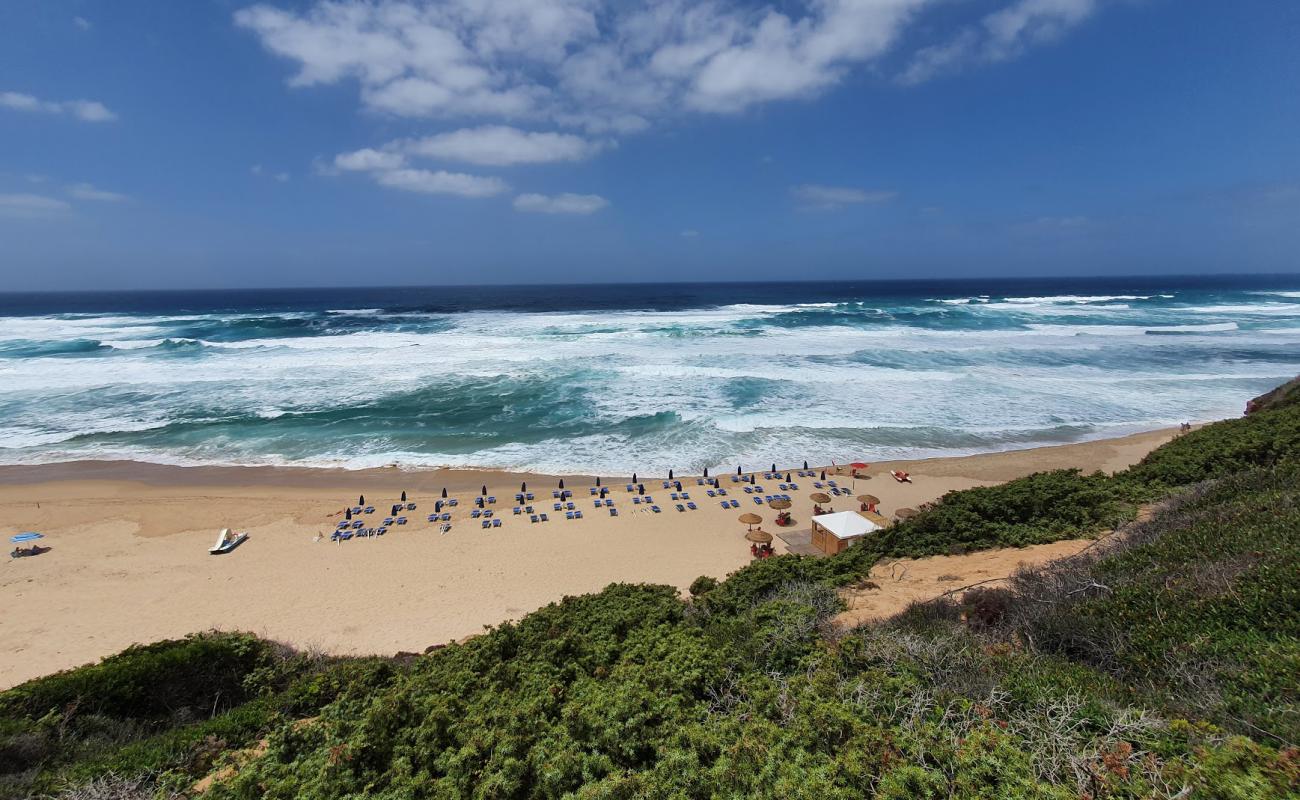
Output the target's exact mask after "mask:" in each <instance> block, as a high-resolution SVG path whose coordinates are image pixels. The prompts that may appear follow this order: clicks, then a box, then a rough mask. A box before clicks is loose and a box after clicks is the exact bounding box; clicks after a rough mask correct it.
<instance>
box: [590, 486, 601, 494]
mask: <svg viewBox="0 0 1300 800" xmlns="http://www.w3.org/2000/svg"><path fill="white" fill-rule="evenodd" d="M598 491H600V490H599V489H597V488H596V487H595V486H593V487H591V493H592V494H595V493H596V492H598Z"/></svg>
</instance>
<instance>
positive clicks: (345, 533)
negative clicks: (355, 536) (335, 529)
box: [339, 531, 352, 542]
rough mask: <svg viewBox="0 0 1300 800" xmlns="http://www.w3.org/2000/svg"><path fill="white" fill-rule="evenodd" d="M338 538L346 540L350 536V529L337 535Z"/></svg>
mask: <svg viewBox="0 0 1300 800" xmlns="http://www.w3.org/2000/svg"><path fill="white" fill-rule="evenodd" d="M339 538H340V539H342V540H343V541H345V542H346V541H347V540H348V539H351V538H352V531H344V532H343V533H342V534H340V535H339Z"/></svg>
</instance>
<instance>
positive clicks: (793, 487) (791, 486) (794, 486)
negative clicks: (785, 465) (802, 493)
mask: <svg viewBox="0 0 1300 800" xmlns="http://www.w3.org/2000/svg"><path fill="white" fill-rule="evenodd" d="M790 489H791V491H795V492H797V491H799V484H797V483H792V484H790Z"/></svg>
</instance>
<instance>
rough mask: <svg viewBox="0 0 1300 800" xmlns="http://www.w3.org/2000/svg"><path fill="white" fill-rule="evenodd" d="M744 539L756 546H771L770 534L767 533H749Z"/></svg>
mask: <svg viewBox="0 0 1300 800" xmlns="http://www.w3.org/2000/svg"><path fill="white" fill-rule="evenodd" d="M745 538H746V539H748V540H750V541H751V542H756V543H758V544H771V543H772V534H770V533H768V532H767V531H750V532H749V533H746V534H745Z"/></svg>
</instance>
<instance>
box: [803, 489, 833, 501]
mask: <svg viewBox="0 0 1300 800" xmlns="http://www.w3.org/2000/svg"><path fill="white" fill-rule="evenodd" d="M808 499H810V500H812V501H813V502H814V503H829V502H830V501H831V496H830V495H828V494H826V493H825V492H813V493H812V494H810V495H808Z"/></svg>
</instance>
